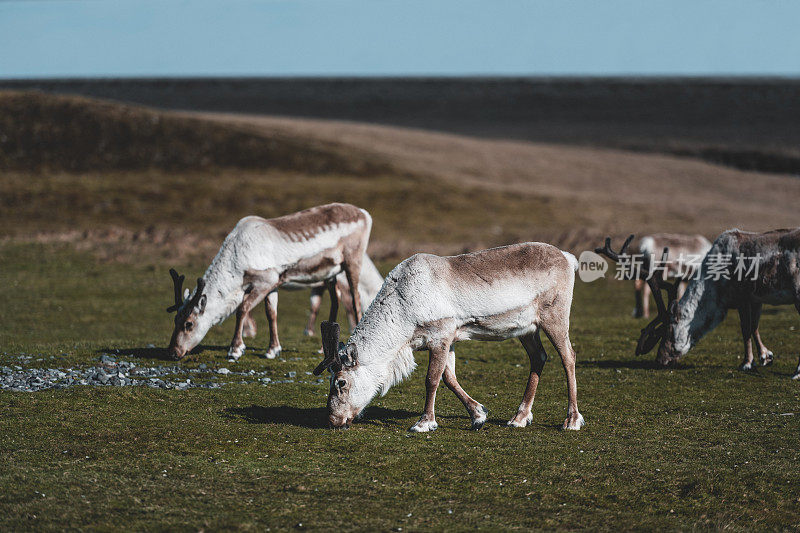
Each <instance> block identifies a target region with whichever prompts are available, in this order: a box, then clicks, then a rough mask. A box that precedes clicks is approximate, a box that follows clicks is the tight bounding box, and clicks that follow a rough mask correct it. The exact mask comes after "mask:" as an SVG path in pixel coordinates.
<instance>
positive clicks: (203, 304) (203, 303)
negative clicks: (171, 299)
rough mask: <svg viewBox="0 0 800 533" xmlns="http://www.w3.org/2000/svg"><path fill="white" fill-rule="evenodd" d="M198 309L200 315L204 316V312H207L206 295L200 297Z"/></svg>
mask: <svg viewBox="0 0 800 533" xmlns="http://www.w3.org/2000/svg"><path fill="white" fill-rule="evenodd" d="M197 309H198V312H199V313H200V314H202V313H203V311H205V310H206V295H205V294H204V295H202V296H201V297H200V301H199V302H197Z"/></svg>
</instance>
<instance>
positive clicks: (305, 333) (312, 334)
mask: <svg viewBox="0 0 800 533" xmlns="http://www.w3.org/2000/svg"><path fill="white" fill-rule="evenodd" d="M303 335H305V336H306V337H313V336H314V330H311V329H306V330H304V331H303Z"/></svg>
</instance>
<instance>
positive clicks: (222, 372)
mask: <svg viewBox="0 0 800 533" xmlns="http://www.w3.org/2000/svg"><path fill="white" fill-rule="evenodd" d="M230 373H231V371H230V370H228V369H227V368H225V367H222V368H220V369H219V370H217V374H222V375H223V376H226V375H228V374H230Z"/></svg>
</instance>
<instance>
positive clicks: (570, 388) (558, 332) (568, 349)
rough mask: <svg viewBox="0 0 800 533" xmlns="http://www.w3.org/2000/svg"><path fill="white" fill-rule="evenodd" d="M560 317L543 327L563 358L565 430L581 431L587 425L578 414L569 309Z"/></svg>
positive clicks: (562, 312) (563, 311)
mask: <svg viewBox="0 0 800 533" xmlns="http://www.w3.org/2000/svg"><path fill="white" fill-rule="evenodd" d="M559 316H561V317H565V318H566V320H564V318H562V319H561V320H560V321H559V322H556V323H555V324H554V325H548V326H547V327H545V326H544V325H543V326H542V329H544V332H545V333H546V334H547V338H548V339H550V342H552V343H553V346H555V348H556V351H557V352H558V355H560V356H561V364H562V365H563V366H564V373H565V374H566V376H567V400H568V403H567V419H566V420H565V421H564V426H563V428H564V429H573V430H579V429H581V427H583V426H584V425H585V424H586V423H585V422H584V420H583V415H581V414H580V412H578V385H577V382H576V381H575V350H573V349H572V343H571V342H570V341H569V308H567V309H566V310H561V311H560V313H559Z"/></svg>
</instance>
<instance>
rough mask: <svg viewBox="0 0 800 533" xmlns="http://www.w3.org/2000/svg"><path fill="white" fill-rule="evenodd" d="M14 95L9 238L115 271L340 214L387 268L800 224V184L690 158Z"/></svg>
mask: <svg viewBox="0 0 800 533" xmlns="http://www.w3.org/2000/svg"><path fill="white" fill-rule="evenodd" d="M15 98H16V99H20V98H21V99H22V100H23V103H22V104H20V103H14V105H15V106H16V107H14V106H11V105H7V106H5V107H3V106H0V117H6V118H5V119H3V120H5V122H0V123H2V124H8V123H9V120H8V117H15V118H13V120H16V121H19V120H20V119H19V116H20V115H19V113H17V114H14V113H12V112H9V111H8V110H9V109H12V110H13V109H25V110H28V111H27V112H28V113H29V114H28V115H26V116H30V117H35V118H36V120H32V121H31V124H29V125H27V126H20V127H21V128H22V131H23V132H27V133H20V132H14V133H13V134H12V135H11V138H12V139H14V141H13V142H15V143H17V144H16V145H15V146H17V147H18V148H17V149H16V151H9V150H8V149H7V146H9V142H8V138H9V135H8V134H6V133H4V135H5V136H6V140H5V141H4V142H5V143H6V144H4V145H3V152H2V154H3V155H2V156H0V157H2V158H5V159H3V161H8V160H16V161H24V162H25V164H17V166H13V165H8V164H5V166H2V165H0V177H2V179H0V237H2V236H5V237H7V238H8V237H12V238H30V237H31V236H33V235H37V236H38V237H37V238H42V239H45V240H53V239H55V240H67V241H70V242H72V241H75V240H79V241H82V242H84V244H85V245H87V246H89V247H91V246H96V247H99V248H101V249H102V250H103V253H104V255H106V256H114V255H115V254H116V253H117V251H119V250H120V249H122V250H124V251H125V253H129V252H130V253H134V252H135V251H136V250H137V249H145V248H146V249H147V251H148V253H150V252H153V251H157V250H166V252H167V253H170V254H173V255H174V254H178V255H181V254H184V253H189V252H196V253H198V254H200V255H202V256H203V257H207V256H208V255H209V254H211V253H213V251H214V249H215V248H216V247H217V246H218V245H219V242H220V241H221V239H222V237H223V236H224V235H225V234H226V233H227V232H228V231H229V230H230V228H231V227H232V226H233V225H234V224H235V223H236V221H237V220H238V219H239V218H241V217H242V216H245V215H249V214H257V215H261V216H264V217H273V216H278V215H281V214H285V213H290V212H293V211H296V210H299V209H303V208H305V207H309V206H312V205H316V204H321V203H325V202H330V201H347V202H352V203H354V204H356V205H360V206H362V207H364V208H366V209H368V210H369V211H370V212H371V213H372V215H373V217H374V220H375V224H374V228H373V239H372V244H371V248H370V250H371V252H372V253H373V254H375V255H377V256H380V257H389V256H391V257H403V256H406V255H408V254H410V253H412V252H414V251H419V250H426V251H434V252H441V253H451V252H457V251H460V250H464V249H477V248H481V247H487V246H493V245H500V244H505V243H510V242H519V241H523V240H543V241H547V242H553V243H554V244H558V245H560V246H562V247H564V248H567V249H571V250H574V251H580V250H581V249H585V248H586V247H591V246H594V245H596V244H599V243H600V242H602V237H603V236H604V235H605V234H613V235H618V236H619V235H623V234H627V233H629V232H632V233H638V234H642V233H646V232H652V231H674V232H681V231H685V232H690V231H691V232H700V233H703V234H705V235H707V236H709V237H714V236H715V235H717V234H718V233H720V232H721V231H722V230H724V229H727V228H730V227H742V228H746V229H751V230H766V229H771V228H776V227H785V226H797V225H800V216H798V211H797V207H796V205H797V200H798V199H800V180H799V179H797V178H794V177H790V176H782V175H774V174H763V173H757V172H747V171H740V170H735V169H731V168H728V167H722V166H717V165H713V164H709V163H704V162H700V161H697V160H696V159H690V158H680V157H675V156H667V155H655V154H642V153H634V152H625V151H619V150H611V149H599V148H581V147H574V146H563V145H553V144H540V143H531V142H516V141H493V140H479V139H475V138H471V137H462V136H457V135H450V134H441V133H432V132H427V131H420V130H414V129H404V128H397V127H386V126H376V125H367V124H359V123H348V122H336V121H322V120H302V119H287V118H274V117H265V116H255V115H226V114H197V113H172V112H156V111H153V110H150V109H147V108H140V107H133V106H125V105H117V104H111V103H107V102H96V101H91V100H85V99H78V98H60V97H57V98H51V97H42V95H33V96H30V95H21V96H20V95H18V94H11V95H8V94H6V95H2V98H0V101H4V102H6V103H8V102H15ZM3 99H4V100H3ZM31 102H35V103H36V105H34V104H33V103H31ZM3 109H4V110H3ZM153 122H156V125H152V123H153ZM98 123H99V124H100V125H99V126H97V127H98V128H99V129H100V130H101V131H102V132H103V133H102V134H101V135H97V136H95V137H93V139H95V141H97V139H101V140H102V139H108V141H107V142H105V143H101V144H97V142H95V143H88V142H87V141H81V142H78V141H71V140H70V139H69V137H70V132H71V131H73V130H75V129H76V128H75V126H74V124H80V125H81V126H80V128H79V130H82V129H83V128H85V127H88V126H86V125H87V124H91V125H95V124H98ZM164 124H167V125H166V126H165V125H164ZM51 129H52V130H53V131H51ZM0 131H7V127H6V129H5V130H3V129H0ZM118 137H119V139H118ZM41 139H49V141H48V142H42V141H41ZM52 139H58V140H59V142H54V141H52ZM126 139H127V141H128V142H123V141H124V140H126ZM238 139H243V140H245V141H246V143H250V144H248V145H247V146H254V147H256V148H254V150H256V153H257V154H261V155H260V156H259V157H262V156H263V159H256V157H255V155H252V154H249V153H247V152H246V150H243V149H242V148H241V146H238V145H236V143H235V142H234V140H238ZM61 141H63V142H64V143H65V144H64V145H61V144H60V142H61ZM217 141H219V142H217ZM70 142H75V143H78V144H77V145H73V144H70ZM198 147H199V148H198ZM270 147H272V148H270ZM173 150H174V151H175V152H176V153H175V154H172V151H173ZM224 150H231V151H232V152H231V153H232V154H233V155H231V153H221V152H222V151H224ZM257 150H263V151H261V152H258V151H257ZM217 152H220V154H219V156H216V155H215V154H217ZM20 153H21V154H24V157H23V156H15V155H14V154H20ZM198 153H205V154H209V155H208V158H209V159H208V161H210V162H209V163H208V164H207V166H202V165H200V166H198V164H197V162H196V161H195V160H191V161H187V160H188V159H189V156H190V155H191V154H198ZM76 154H79V155H80V157H78V156H77V155H76ZM132 154H144V155H143V156H142V160H141V161H133V162H131V161H132ZM154 154H162V155H160V156H159V157H154ZM15 157H16V159H14V158H15ZM37 157H38V158H41V160H42V161H44V162H46V164H34V163H35V159H36V158H37ZM215 157H216V158H215ZM72 161H78V162H79V164H78V163H72ZM142 161H146V163H142ZM164 161H170V163H169V165H166V164H164ZM59 165H60V166H59ZM137 165H138V166H137ZM248 165H252V166H248ZM3 168H5V170H3ZM9 168H11V170H10V169H9ZM79 169H80V170H81V171H80V172H76V170H79Z"/></svg>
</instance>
